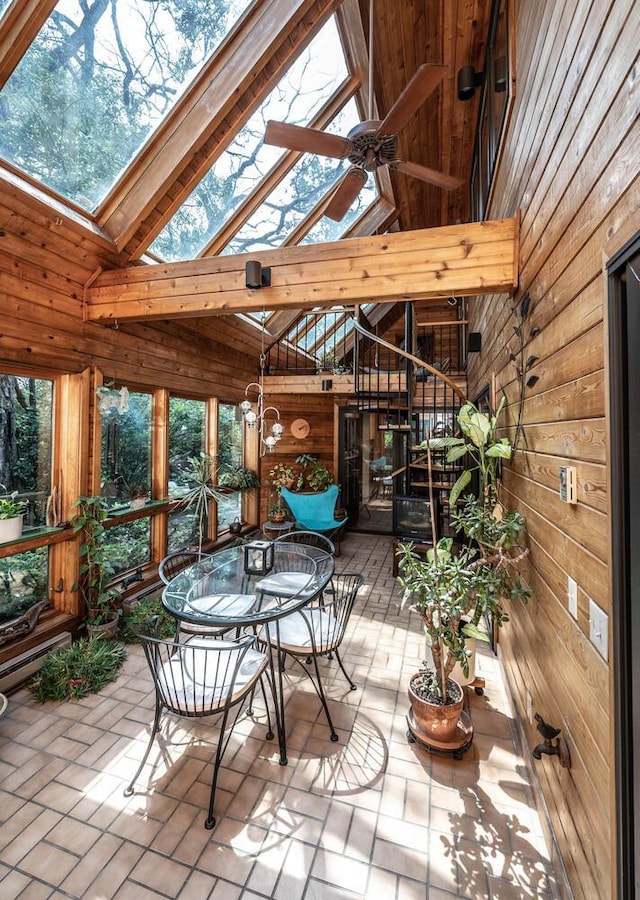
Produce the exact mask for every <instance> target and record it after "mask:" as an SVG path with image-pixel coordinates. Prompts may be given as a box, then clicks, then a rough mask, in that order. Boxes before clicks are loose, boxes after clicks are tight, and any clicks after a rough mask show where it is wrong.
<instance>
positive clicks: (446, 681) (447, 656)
mask: <svg viewBox="0 0 640 900" xmlns="http://www.w3.org/2000/svg"><path fill="white" fill-rule="evenodd" d="M398 555H399V557H400V562H399V568H400V572H401V574H400V578H399V581H400V584H401V586H402V588H403V598H402V603H403V605H404V603H406V602H407V601H408V600H410V601H411V604H412V605H411V608H412V609H414V610H415V611H416V612H417V613H418V615H419V616H420V619H421V620H422V624H423V627H424V633H425V637H426V640H427V644H428V646H429V648H430V650H431V657H432V661H431V663H429V662H426V661H425V662H423V667H422V669H420V670H419V671H418V672H417V673H416V674H415V675H414V676H413V677H412V678H411V681H410V683H409V689H408V693H409V701H410V711H409V717H408V721H409V731H410V734H411V735H412V737H414V738H416V739H418V740H419V741H420V742H421V743H423V744H425V745H426V746H429V747H435V748H437V749H451V750H452V751H453V752H455V753H457V752H461V751H463V750H464V749H465V748H466V746H468V745H469V744H470V742H471V738H472V735H473V727H472V726H471V724H470V722H469V721H466V722H464V723H463V724H462V725H461V720H462V710H463V703H464V697H463V693H462V687H461V686H460V685H459V684H458V682H457V681H455V680H454V679H453V678H452V677H451V676H452V672H453V670H454V667H455V665H456V663H457V664H459V666H460V667H461V669H462V671H463V672H468V667H469V656H470V651H469V650H468V648H467V644H466V639H467V637H469V636H474V637H477V636H481V637H484V638H485V639H486V636H485V635H481V633H480V632H479V631H478V629H477V627H476V626H474V625H472V624H468V623H465V617H468V616H469V615H470V614H472V611H473V609H474V605H475V603H476V599H477V592H478V587H479V580H480V577H479V572H478V569H477V567H475V566H473V565H472V562H473V558H474V556H475V550H472V549H468V548H464V549H463V550H462V551H461V552H460V553H459V554H458V555H456V554H454V553H453V540H452V538H441V539H440V540H439V541H438V543H437V544H436V545H435V546H434V547H433V548H432V549H431V550H429V551H428V553H427V555H426V559H424V560H423V559H421V558H420V557H419V556H418V555H417V554H415V553H414V552H413V548H412V545H411V544H410V543H408V544H400V545H399V547H398Z"/></svg>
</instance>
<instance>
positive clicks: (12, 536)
mask: <svg viewBox="0 0 640 900" xmlns="http://www.w3.org/2000/svg"><path fill="white" fill-rule="evenodd" d="M21 537H22V516H21V515H20V516H13V517H12V518H11V519H0V544H3V543H4V542H5V541H18V540H20V538H21Z"/></svg>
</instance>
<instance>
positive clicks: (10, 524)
mask: <svg viewBox="0 0 640 900" xmlns="http://www.w3.org/2000/svg"><path fill="white" fill-rule="evenodd" d="M3 487H4V486H3ZM5 490H6V488H5ZM17 498H18V492H17V491H12V492H11V493H10V494H9V493H7V494H5V495H4V496H2V497H0V543H3V542H5V541H17V540H19V539H20V537H21V536H22V518H23V515H24V513H25V510H26V509H27V505H28V504H27V501H26V500H18V499H17Z"/></svg>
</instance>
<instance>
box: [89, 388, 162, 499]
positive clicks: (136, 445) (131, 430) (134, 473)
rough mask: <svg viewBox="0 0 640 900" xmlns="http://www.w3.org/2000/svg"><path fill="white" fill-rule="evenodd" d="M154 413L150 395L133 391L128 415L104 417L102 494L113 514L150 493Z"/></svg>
mask: <svg viewBox="0 0 640 900" xmlns="http://www.w3.org/2000/svg"><path fill="white" fill-rule="evenodd" d="M151 409H152V400H151V395H150V394H145V393H140V392H138V391H131V392H130V394H129V411H128V412H126V413H125V414H124V415H119V414H118V413H111V414H109V415H107V416H103V417H102V453H101V467H100V473H101V475H100V490H101V494H102V496H103V497H105V498H106V501H107V506H108V507H109V509H110V510H114V509H117V508H118V507H128V506H129V502H130V500H131V499H133V497H135V496H140V495H141V494H143V495H146V494H147V493H148V491H149V486H150V483H151Z"/></svg>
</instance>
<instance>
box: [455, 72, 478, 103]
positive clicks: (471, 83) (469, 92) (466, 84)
mask: <svg viewBox="0 0 640 900" xmlns="http://www.w3.org/2000/svg"><path fill="white" fill-rule="evenodd" d="M483 81H484V72H476V70H475V69H474V68H473V66H463V67H462V68H461V69H458V100H472V99H473V95H474V94H475V92H476V88H477V87H480V85H481V84H482V83H483Z"/></svg>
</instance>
